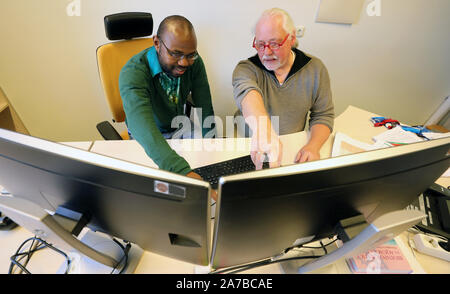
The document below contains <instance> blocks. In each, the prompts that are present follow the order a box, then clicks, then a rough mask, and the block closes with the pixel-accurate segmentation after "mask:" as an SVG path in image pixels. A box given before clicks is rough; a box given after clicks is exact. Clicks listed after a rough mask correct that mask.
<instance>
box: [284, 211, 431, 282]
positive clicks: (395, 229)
mask: <svg viewBox="0 0 450 294" xmlns="http://www.w3.org/2000/svg"><path fill="white" fill-rule="evenodd" d="M425 217H426V215H425V214H423V213H422V212H420V211H416V210H397V211H393V212H390V213H387V214H384V215H382V216H380V217H379V218H377V219H376V220H374V221H373V222H372V223H371V224H369V225H368V226H367V227H366V228H365V229H364V230H363V231H362V232H360V233H359V234H357V235H356V236H355V237H353V238H352V239H350V240H348V241H347V242H345V243H343V245H342V246H341V247H339V248H337V249H335V250H334V251H332V252H330V253H328V254H325V255H323V256H322V257H320V258H317V259H314V260H313V261H311V262H307V263H305V262H304V261H302V262H300V263H299V262H298V261H296V260H294V261H292V262H291V261H286V262H281V263H280V267H281V269H282V271H283V272H284V273H301V274H303V273H310V272H313V271H315V272H317V271H318V270H321V271H322V272H323V271H324V270H326V267H327V266H331V265H336V262H337V261H339V260H341V259H343V258H349V257H351V256H354V255H358V254H361V253H363V252H366V251H367V250H369V249H372V248H375V247H377V246H378V245H381V244H384V243H385V242H387V241H389V240H391V239H393V238H394V237H395V236H397V235H399V234H401V233H402V232H404V231H406V230H407V229H409V228H410V227H412V226H414V225H416V224H417V223H419V222H421V221H422V219H424V218H425ZM311 254H313V255H314V254H315V255H318V253H317V252H312V251H309V252H303V253H302V254H301V255H298V256H304V255H311ZM322 254H323V250H322ZM289 257H292V256H289ZM283 258H288V256H284V257H283Z"/></svg>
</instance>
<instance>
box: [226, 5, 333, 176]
mask: <svg viewBox="0 0 450 294" xmlns="http://www.w3.org/2000/svg"><path fill="white" fill-rule="evenodd" d="M296 45H297V39H296V35H295V26H294V24H293V21H292V19H291V17H290V16H289V14H288V13H287V12H286V11H284V10H282V9H279V8H272V9H269V10H266V11H265V12H264V13H263V14H262V15H261V17H260V18H259V20H258V22H257V24H256V27H255V38H254V40H253V47H254V48H255V49H256V51H257V54H256V55H254V56H253V57H250V58H249V59H247V60H242V61H240V62H239V63H238V65H237V66H236V68H235V70H234V72H233V91H234V98H235V101H236V104H237V106H238V108H239V109H240V110H241V112H242V114H243V116H244V119H245V121H246V123H247V124H248V126H249V127H250V129H251V130H252V151H251V157H252V160H253V162H254V163H255V165H256V168H257V169H260V168H261V167H262V163H263V161H264V160H265V158H266V156H267V157H268V160H269V162H270V167H277V166H280V164H281V159H282V144H281V141H280V140H279V137H278V136H279V135H284V134H289V133H294V132H300V131H303V130H304V128H305V125H306V121H307V116H308V113H309V112H310V119H309V128H310V132H311V134H310V137H309V140H308V142H307V143H306V145H304V146H299V151H298V153H297V156H296V158H295V162H305V161H313V160H317V159H320V155H319V151H320V148H321V147H322V145H323V144H324V143H325V141H326V140H327V138H328V136H329V135H330V133H331V132H332V130H333V122H334V106H333V101H332V98H331V89H330V79H329V76H328V71H327V69H326V67H325V66H324V64H323V63H322V61H320V60H319V59H318V58H316V57H314V56H311V55H309V54H308V55H307V54H305V53H303V52H302V51H300V50H298V49H297V48H296ZM273 117H276V118H277V123H274V122H273V121H272V120H271V119H270V118H273ZM277 124H278V125H277Z"/></svg>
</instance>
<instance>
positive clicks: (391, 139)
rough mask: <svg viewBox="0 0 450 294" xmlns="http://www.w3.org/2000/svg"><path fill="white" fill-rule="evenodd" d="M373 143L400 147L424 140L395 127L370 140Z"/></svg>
mask: <svg viewBox="0 0 450 294" xmlns="http://www.w3.org/2000/svg"><path fill="white" fill-rule="evenodd" d="M372 139H373V140H374V141H375V142H377V143H380V142H386V143H389V144H391V145H394V146H395V145H402V144H409V143H415V142H422V141H424V140H425V139H422V138H420V137H418V136H417V135H416V134H414V133H412V132H408V131H405V130H403V129H402V128H401V127H400V126H396V127H395V128H392V129H390V130H387V131H386V132H384V133H381V134H379V135H377V136H375V137H373V138H372Z"/></svg>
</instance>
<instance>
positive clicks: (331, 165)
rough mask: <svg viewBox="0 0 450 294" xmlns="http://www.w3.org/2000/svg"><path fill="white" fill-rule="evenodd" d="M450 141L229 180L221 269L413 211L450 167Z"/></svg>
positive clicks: (218, 237) (220, 225) (219, 230)
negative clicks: (358, 223)
mask: <svg viewBox="0 0 450 294" xmlns="http://www.w3.org/2000/svg"><path fill="white" fill-rule="evenodd" d="M449 149H450V138H444V139H438V140H433V141H428V142H420V143H414V144H410V145H404V146H399V147H391V148H386V149H380V150H375V151H367V152H362V153H357V154H352V155H345V156H339V157H334V158H329V159H323V160H318V161H314V162H308V163H302V164H295V165H291V166H285V167H280V168H274V169H269V170H261V171H256V172H252V173H246V174H240V175H233V176H227V177H223V178H222V179H221V180H220V182H219V188H218V201H217V207H216V215H215V221H216V222H215V229H214V236H213V251H212V260H211V264H212V267H213V268H222V267H228V266H233V265H238V264H245V263H248V262H252V261H256V260H260V259H263V258H268V257H272V256H277V255H279V254H280V253H282V252H283V250H284V249H286V248H288V247H290V246H293V245H294V244H295V245H298V244H301V243H306V242H308V241H312V240H317V239H321V238H325V237H330V236H332V235H334V234H335V232H334V228H335V226H336V225H337V224H338V222H339V221H340V220H344V219H346V218H349V217H353V216H356V215H363V216H364V217H365V218H366V220H367V221H368V222H372V221H373V220H375V219H377V218H378V217H380V216H382V215H384V214H386V213H388V212H392V211H395V210H400V209H404V208H406V206H407V205H408V204H410V203H411V202H412V201H413V200H415V199H416V198H417V197H418V195H420V193H422V192H423V191H425V190H426V189H427V188H428V187H429V186H430V185H431V184H432V183H434V182H435V180H436V179H437V178H439V177H440V176H441V175H442V174H443V173H444V172H445V170H446V169H447V168H448V167H449V165H450V157H449V156H448V151H449Z"/></svg>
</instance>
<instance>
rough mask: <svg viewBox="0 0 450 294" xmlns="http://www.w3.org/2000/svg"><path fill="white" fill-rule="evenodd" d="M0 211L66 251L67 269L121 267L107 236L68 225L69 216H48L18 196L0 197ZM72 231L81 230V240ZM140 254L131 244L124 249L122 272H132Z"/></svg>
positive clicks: (82, 270) (118, 252)
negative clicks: (126, 259)
mask: <svg viewBox="0 0 450 294" xmlns="http://www.w3.org/2000/svg"><path fill="white" fill-rule="evenodd" d="M0 210H1V211H2V212H3V213H4V214H5V215H7V216H8V217H9V218H11V219H12V220H13V221H14V222H15V223H17V224H18V225H20V226H22V227H23V228H25V229H27V230H29V231H30V232H31V233H33V234H34V235H35V236H36V237H39V238H41V239H43V240H44V241H46V242H48V243H50V244H52V245H53V246H55V247H56V248H58V249H60V250H62V251H64V252H66V253H68V255H69V256H70V257H71V258H72V260H71V263H72V264H73V268H72V267H71V268H70V269H69V272H72V273H99V272H102V273H106V272H107V273H110V272H111V271H113V269H114V268H115V267H116V265H118V269H119V270H120V269H121V265H120V264H118V262H119V261H120V259H121V257H122V255H123V250H122V249H121V248H120V246H119V245H118V244H116V243H115V242H114V241H113V240H112V239H111V238H110V237H109V236H107V235H104V234H101V233H98V232H92V231H90V230H88V229H87V228H84V229H82V230H81V229H80V226H78V224H77V223H74V224H71V223H72V220H71V219H68V218H64V217H63V216H61V215H58V216H57V215H54V216H53V215H50V214H49V213H47V212H46V211H45V210H43V209H42V208H41V207H39V206H38V205H36V204H34V203H32V202H30V201H27V200H24V199H20V198H15V197H11V196H1V197H0ZM63 220H64V221H63ZM74 228H76V229H74ZM74 230H79V231H80V232H82V231H84V235H83V237H82V238H81V240H79V239H78V238H77V237H76V236H75V235H74V234H73V232H74ZM86 230H87V231H86ZM69 252H70V253H69ZM142 255H143V250H142V249H141V248H139V247H138V246H137V245H135V244H132V245H131V247H130V250H129V252H128V267H127V269H126V270H125V272H126V273H132V272H134V270H135V268H136V266H137V264H138V263H139V260H140V259H141V257H142ZM65 266H66V265H65V264H64V269H62V268H63V266H62V267H61V268H60V271H61V272H65V270H66V268H65ZM108 269H109V271H108ZM105 271H106V272H105Z"/></svg>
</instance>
